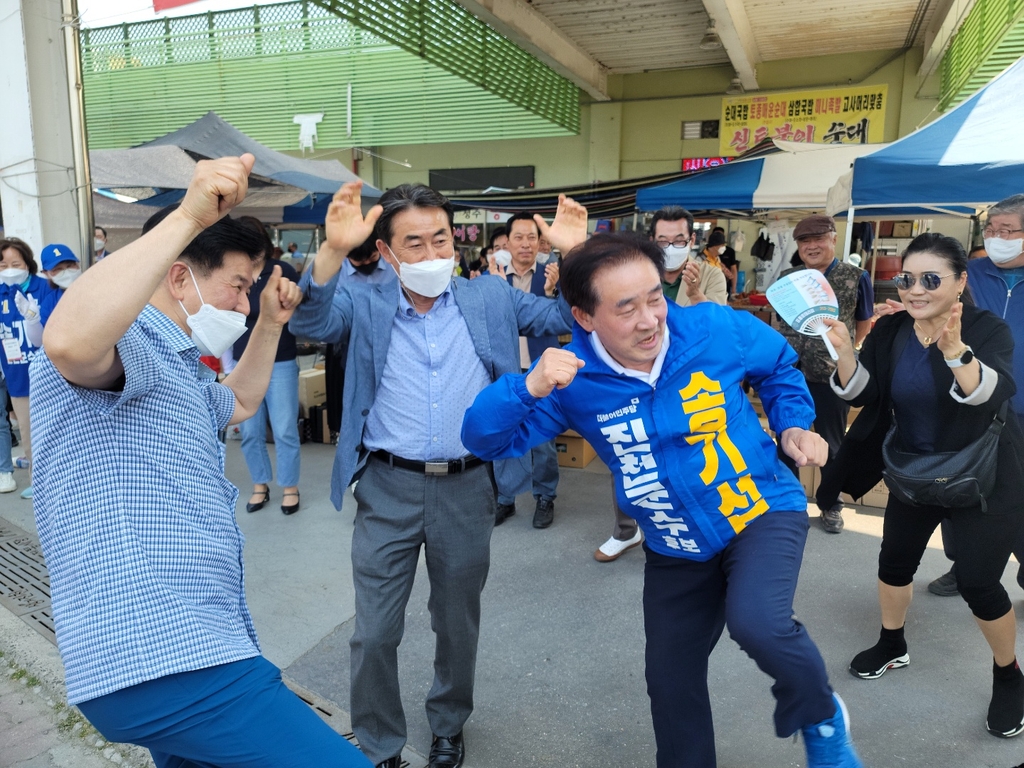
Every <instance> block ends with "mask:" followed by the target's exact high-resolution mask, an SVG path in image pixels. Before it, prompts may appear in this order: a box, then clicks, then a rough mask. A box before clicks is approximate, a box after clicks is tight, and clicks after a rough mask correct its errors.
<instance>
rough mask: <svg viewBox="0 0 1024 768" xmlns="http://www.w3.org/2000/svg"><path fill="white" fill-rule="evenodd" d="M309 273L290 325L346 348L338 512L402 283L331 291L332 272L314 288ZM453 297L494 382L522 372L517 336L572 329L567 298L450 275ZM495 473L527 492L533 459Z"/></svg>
mask: <svg viewBox="0 0 1024 768" xmlns="http://www.w3.org/2000/svg"><path fill="white" fill-rule="evenodd" d="M312 272H313V270H311V269H308V270H306V273H305V274H304V275H303V276H302V279H301V280H300V281H299V287H300V288H302V291H303V294H304V295H305V300H304V301H303V303H302V304H301V305H300V306H299V308H298V309H296V310H295V314H294V315H293V316H292V319H291V322H290V323H289V325H288V327H289V330H291V332H292V333H293V334H295V335H296V336H298V337H300V338H306V339H316V340H317V341H324V342H328V343H331V344H337V343H339V342H345V343H347V344H348V352H347V354H346V356H345V388H344V391H343V392H342V411H341V433H340V434H339V436H338V451H337V453H336V454H335V458H334V471H333V474H332V476H331V501H332V502H334V506H335V507H336V508H337V509H341V503H342V500H343V497H344V494H345V489H346V488H347V487H348V486H349V485H350V484H351V483H352V481H353V480H354V479H356V478H357V477H358V476H359V474H360V473H361V470H362V468H363V467H364V466H365V463H366V451H364V450H363V449H362V445H361V444H362V440H363V427H364V426H365V425H366V417H367V415H368V414H369V412H370V407H371V406H372V405H373V401H374V398H375V397H376V394H377V387H378V386H379V385H380V380H381V376H383V375H384V362H385V361H386V360H387V356H388V347H389V345H390V343H391V328H392V326H393V324H394V320H395V313H396V312H398V304H399V302H398V296H399V294H398V291H399V285H400V283H399V282H398V281H397V280H392V281H391V282H389V283H385V284H376V285H366V284H362V283H349V284H346V285H345V286H343V287H342V288H341V289H340V290H336V285H337V281H338V276H337V275H335V276H334V277H333V278H331V279H330V280H329V281H328V282H327V284H326V285H323V286H319V285H316V284H315V283H313V282H312ZM452 295H453V296H454V297H455V303H456V304H457V305H458V307H459V309H460V310H461V312H462V316H463V317H464V318H465V319H466V326H467V327H468V328H469V335H470V337H472V339H473V346H474V348H475V349H476V353H477V354H478V355H479V356H480V362H482V363H483V365H484V369H485V370H486V371H487V373H488V375H490V377H491V381H495V380H496V379H498V378H499V377H500V376H502V375H503V374H505V373H510V372H515V373H519V372H521V371H522V367H521V366H520V361H519V336H520V334H522V335H523V336H544V335H550V334H559V333H568V332H569V329H570V328H571V327H572V312H571V311H570V310H569V305H568V304H566V303H565V302H564V301H561V300H559V301H551V300H550V299H539V298H537V297H536V296H533V295H531V294H528V293H525V292H523V291H517V290H516V289H515V288H513V287H512V286H510V285H509V284H508V283H506V282H505V281H504V280H501V279H499V278H497V277H494V276H489V277H478V278H477V279H475V280H473V281H469V280H466V279H465V278H463V277H456V278H453V279H452ZM424 386H426V384H425V383H424ZM494 474H495V477H496V479H497V482H498V485H499V487H500V488H502V489H508V491H507V492H509V493H512V494H519V493H525V492H526V491H527V490H529V487H530V474H531V463H530V459H529V457H525V458H524V457H516V458H512V459H510V460H508V461H500V462H496V463H495V465H494Z"/></svg>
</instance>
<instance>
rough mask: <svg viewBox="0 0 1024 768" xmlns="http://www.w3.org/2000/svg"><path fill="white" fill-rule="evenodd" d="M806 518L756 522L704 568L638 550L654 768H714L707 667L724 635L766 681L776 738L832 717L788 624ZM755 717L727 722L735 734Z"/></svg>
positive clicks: (825, 692) (783, 515) (816, 664)
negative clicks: (642, 556)
mask: <svg viewBox="0 0 1024 768" xmlns="http://www.w3.org/2000/svg"><path fill="white" fill-rule="evenodd" d="M807 528H808V518H807V513H806V512H769V513H767V514H764V515H761V516H760V517H759V518H757V519H755V520H754V521H753V522H752V523H751V524H750V525H749V526H748V527H747V528H746V529H745V530H744V531H743V532H742V533H740V534H739V535H738V536H737V537H736V538H735V539H733V540H732V541H731V542H730V543H729V544H728V545H727V546H726V548H725V549H724V550H723V551H722V552H720V553H718V554H717V555H715V557H713V558H711V559H710V560H708V561H706V562H696V561H694V560H685V559H682V558H677V557H668V556H666V555H660V554H657V553H655V552H652V551H651V550H649V549H647V546H646V544H645V545H644V549H645V550H646V551H647V564H646V569H645V572H644V626H645V629H646V633H647V693H648V695H649V696H650V698H651V715H652V717H653V720H654V735H655V739H656V741H657V746H658V759H657V765H658V768H714V766H715V764H716V763H715V737H714V726H713V723H712V718H711V701H710V698H709V696H708V657H709V655H710V654H711V651H712V650H713V649H714V647H715V644H716V643H717V642H718V638H719V637H721V635H722V630H723V628H725V627H726V626H728V628H729V634H730V635H731V636H732V638H733V639H734V640H735V641H736V642H737V643H739V645H740V647H741V648H742V649H743V650H744V651H745V652H746V653H747V655H748V656H750V657H751V658H752V659H753V660H754V661H755V662H756V664H757V666H758V667H759V668H760V669H761V671H762V672H765V673H766V674H767V675H769V676H770V677H772V678H774V680H775V684H774V685H773V686H772V693H773V694H774V695H775V700H776V707H775V732H776V733H777V734H778V735H779V736H780V737H786V736H790V735H791V734H793V733H795V732H796V731H798V730H799V729H800V728H802V727H803V726H806V725H811V724H813V723H818V722H821V721H822V720H825V719H827V718H829V717H832V716H833V715H834V714H835V703H834V702H833V700H832V689H831V688H830V687H829V684H828V676H827V674H826V673H825V664H824V662H823V661H822V658H821V654H820V653H819V652H818V649H817V647H816V646H815V645H814V642H813V641H812V640H811V638H810V635H808V634H807V630H806V629H804V626H803V624H801V623H800V622H799V621H797V620H796V618H795V617H794V615H793V596H794V594H795V592H796V583H797V577H798V575H799V573H800V562H801V559H802V558H803V551H804V542H805V541H806V539H807ZM754 716H756V713H750V712H742V713H733V717H731V718H730V720H731V722H732V723H734V727H737V728H742V727H743V724H742V721H743V720H744V719H747V718H750V717H754Z"/></svg>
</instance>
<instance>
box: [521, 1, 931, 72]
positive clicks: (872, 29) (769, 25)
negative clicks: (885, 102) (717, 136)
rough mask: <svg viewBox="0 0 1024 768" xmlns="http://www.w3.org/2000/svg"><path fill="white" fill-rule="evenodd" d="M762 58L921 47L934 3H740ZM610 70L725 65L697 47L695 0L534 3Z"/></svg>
mask: <svg viewBox="0 0 1024 768" xmlns="http://www.w3.org/2000/svg"><path fill="white" fill-rule="evenodd" d="M743 2H744V5H745V7H746V11H747V16H748V18H749V20H750V26H751V27H752V28H753V32H754V38H755V40H756V42H757V47H758V50H759V52H760V54H761V58H762V60H764V61H773V60H775V59H794V58H802V57H804V56H814V55H825V54H833V53H850V52H856V51H873V50H884V49H891V48H901V47H903V46H904V45H905V44H906V43H907V38H908V36H910V35H909V33H910V32H911V30H912V29H913V30H914V31H915V33H914V34H913V39H912V40H911V41H910V42H911V44H916V45H919V44H920V43H921V41H922V40H923V35H924V30H925V29H926V28H927V26H928V24H929V23H930V21H931V18H932V16H933V15H934V13H935V8H936V6H937V5H939V4H940V2H939V0H859V2H856V3H854V2H838V0H743ZM530 4H531V6H532V7H533V8H534V9H535V10H537V11H539V12H540V13H542V14H543V15H544V16H545V17H547V19H548V20H549V21H550V22H551V23H552V24H554V25H555V26H556V27H558V28H559V29H560V30H561V31H562V32H564V33H565V34H566V35H568V36H569V37H571V38H572V39H573V40H574V41H575V42H576V44H577V45H579V46H580V47H581V48H582V49H583V50H585V51H586V52H587V53H589V54H590V55H591V56H592V57H593V58H594V59H596V60H597V61H599V62H600V63H601V64H602V65H604V66H605V67H607V68H608V70H609V71H610V72H612V73H627V72H641V71H645V70H655V69H677V68H683V67H702V66H709V65H714V64H726V63H728V61H729V57H728V55H727V54H726V52H725V50H724V49H720V50H717V51H702V50H700V48H698V47H697V44H698V43H699V42H700V39H701V37H702V36H703V35H704V31H705V30H706V29H707V25H708V14H707V12H706V11H705V10H704V4H703V3H702V2H701V1H700V0H532V1H531V3H530Z"/></svg>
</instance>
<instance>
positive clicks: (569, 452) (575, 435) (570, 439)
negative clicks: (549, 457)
mask: <svg viewBox="0 0 1024 768" xmlns="http://www.w3.org/2000/svg"><path fill="white" fill-rule="evenodd" d="M555 450H556V451H557V452H558V466H560V467H576V468H577V469H579V468H581V467H585V466H587V464H589V463H590V462H592V461H593V460H594V458H595V457H596V456H597V453H596V452H595V451H594V448H593V446H591V445H590V443H588V442H587V441H586V440H584V439H583V438H582V437H581V436H580V434H579V432H575V431H573V430H571V429H570V430H566V431H565V432H563V433H562V434H560V435H559V436H558V437H556V438H555Z"/></svg>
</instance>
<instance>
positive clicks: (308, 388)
mask: <svg viewBox="0 0 1024 768" xmlns="http://www.w3.org/2000/svg"><path fill="white" fill-rule="evenodd" d="M326 402H327V375H326V374H325V373H324V372H323V371H321V370H318V369H316V368H313V369H311V370H307V371H299V406H300V407H301V408H302V415H303V416H308V415H309V409H310V407H311V406H314V405H323V404H324V403H326Z"/></svg>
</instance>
